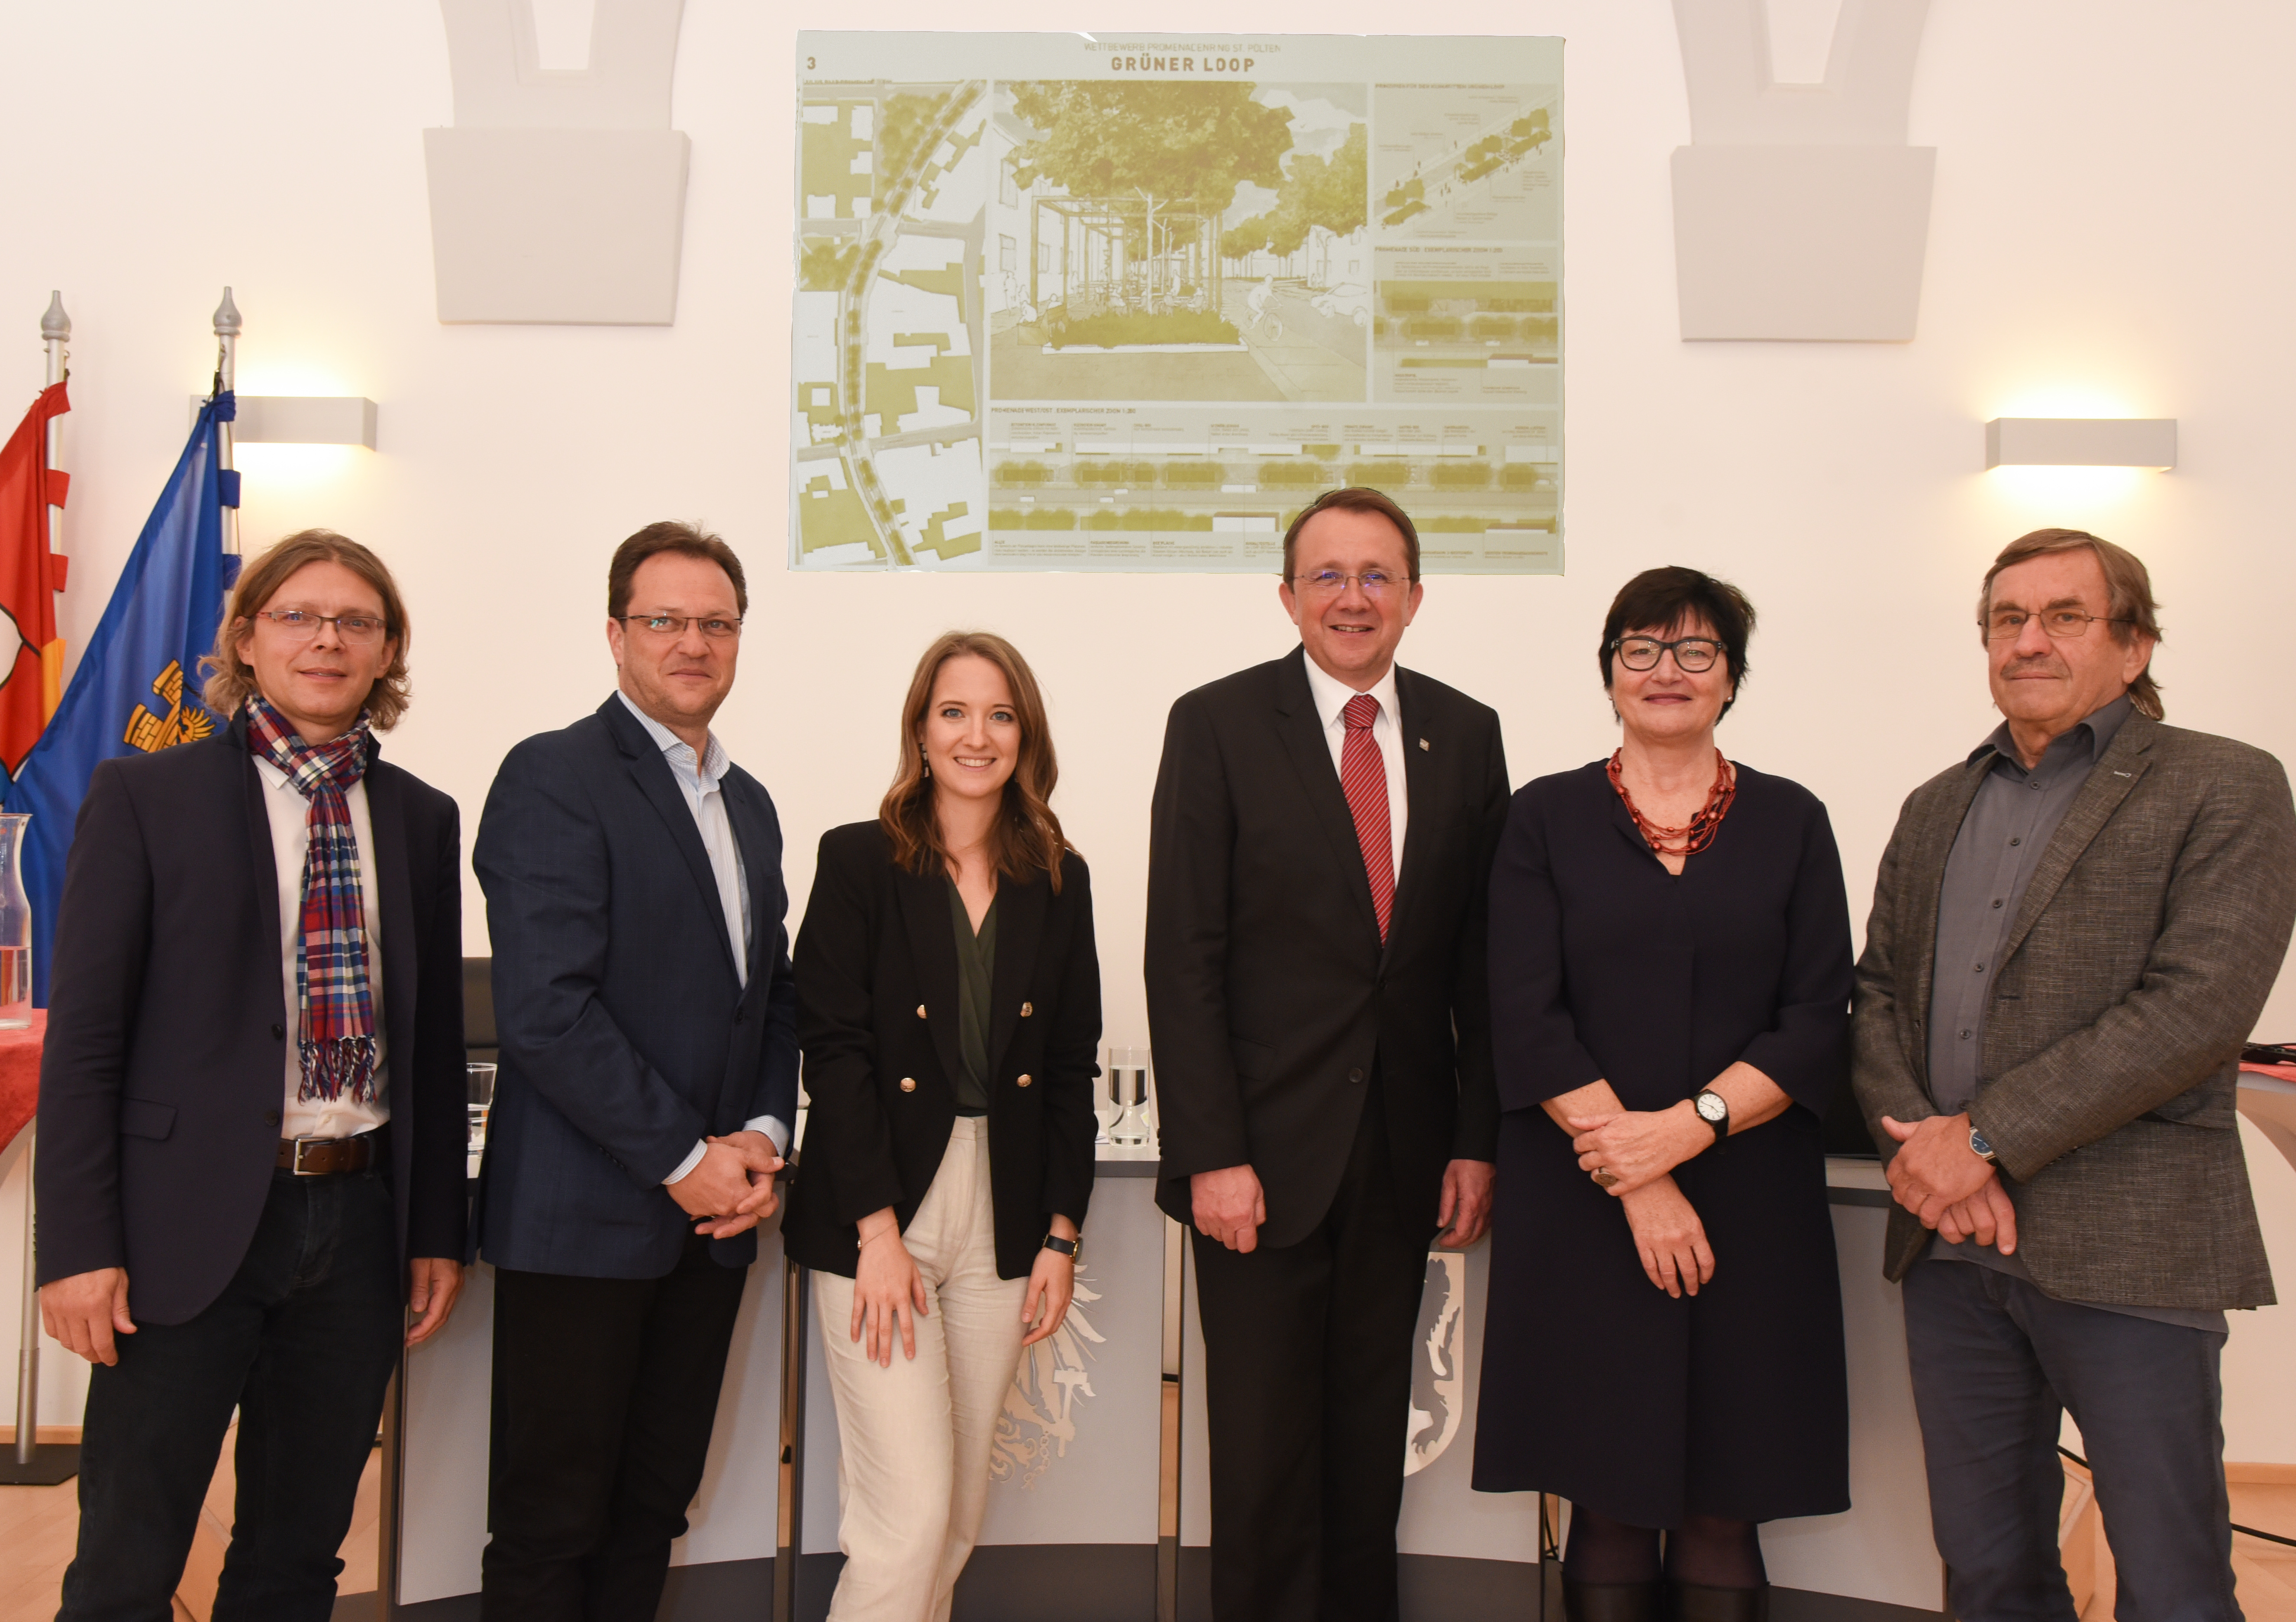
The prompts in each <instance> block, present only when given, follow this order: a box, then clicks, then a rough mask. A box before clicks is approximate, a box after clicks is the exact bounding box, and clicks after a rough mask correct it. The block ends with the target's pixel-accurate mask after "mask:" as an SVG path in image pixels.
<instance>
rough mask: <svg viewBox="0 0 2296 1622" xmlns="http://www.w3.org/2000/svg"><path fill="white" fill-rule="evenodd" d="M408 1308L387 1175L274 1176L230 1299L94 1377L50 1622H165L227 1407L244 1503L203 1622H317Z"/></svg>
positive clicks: (156, 1330) (123, 1344) (150, 1327)
mask: <svg viewBox="0 0 2296 1622" xmlns="http://www.w3.org/2000/svg"><path fill="white" fill-rule="evenodd" d="M404 1301H405V1291H404V1290H403V1289H402V1288H401V1283H400V1279H399V1268H398V1231H397V1222H396V1219H395V1217H394V1216H393V1214H392V1210H391V1198H390V1183H389V1172H388V1170H387V1169H385V1168H383V1167H377V1168H375V1169H373V1170H370V1171H365V1172H360V1173H355V1174H351V1175H348V1176H334V1177H297V1176H292V1175H291V1174H290V1173H286V1172H280V1173H277V1174H275V1176H274V1177H273V1180H272V1184H271V1192H270V1196H269V1198H268V1199H267V1200H266V1201H265V1204H264V1208H263V1216H262V1218H261V1220H260V1221H258V1223H257V1225H256V1228H255V1237H254V1239H253V1241H251V1242H250V1244H249V1246H248V1249H247V1258H246V1259H245V1260H244V1261H242V1263H241V1264H240V1267H239V1272H238V1273H237V1274H235V1275H234V1277H233V1279H232V1281H231V1282H230V1283H229V1284H228V1285H226V1286H225V1288H224V1291H223V1293H222V1294H221V1295H220V1296H218V1297H217V1298H216V1299H215V1300H214V1301H213V1302H211V1303H210V1304H209V1306H208V1307H207V1308H206V1310H204V1311H202V1312H201V1313H200V1314H199V1315H197V1316H196V1317H193V1318H192V1319H190V1320H189V1321H188V1322H185V1323H142V1324H139V1325H138V1326H137V1328H136V1331H135V1333H134V1334H132V1335H122V1336H120V1337H119V1362H118V1363H117V1364H113V1365H112V1366H111V1367H108V1368H107V1367H105V1366H103V1365H102V1364H98V1365H97V1366H96V1368H95V1370H94V1375H93V1378H92V1379H91V1380H90V1381H89V1384H88V1392H87V1413H86V1422H85V1426H84V1429H83V1430H82V1433H81V1443H80V1472H79V1547H78V1552H77V1553H76V1554H75V1555H74V1557H73V1560H72V1563H71V1567H70V1569H69V1570H67V1571H66V1572H65V1573H64V1582H63V1608H62V1610H60V1611H59V1612H58V1613H57V1616H58V1622H167V1619H168V1617H169V1616H170V1614H171V1613H170V1608H169V1597H170V1596H171V1595H172V1594H173V1593H175V1589H176V1584H177V1583H178V1582H180V1581H181V1580H182V1578H183V1572H184V1559H185V1557H186V1556H187V1555H188V1554H189V1553H190V1552H191V1546H192V1535H193V1530H194V1528H196V1526H197V1525H198V1521H199V1513H200V1503H201V1500H202V1499H203V1498H205V1497H206V1495H207V1490H208V1485H209V1482H210V1481H211V1480H213V1479H214V1477H215V1468H216V1459H217V1455H218V1454H220V1453H221V1452H222V1450H223V1438H224V1433H225V1430H226V1429H228V1428H229V1427H230V1424H231V1411H232V1408H233V1405H234V1404H235V1405H237V1406H238V1408H239V1448H238V1452H237V1454H236V1459H237V1465H238V1473H239V1501H238V1503H237V1505H236V1507H235V1510H234V1521H233V1526H232V1538H231V1549H230V1552H229V1553H228V1554H227V1555H226V1556H225V1560H224V1569H223V1579H222V1583H221V1585H220V1586H219V1587H218V1588H217V1591H216V1602H215V1613H214V1622H250V1619H252V1618H263V1622H325V1619H326V1618H327V1617H328V1615H329V1614H330V1612H331V1611H332V1610H333V1607H334V1602H335V1578H336V1577H337V1575H338V1574H339V1573H340V1571H341V1570H342V1561H340V1560H338V1559H337V1558H336V1557H335V1556H336V1551H337V1550H338V1549H339V1548H340V1547H341V1544H342V1541H343V1535H344V1533H345V1532H347V1531H348V1529H349V1528H350V1523H351V1507H352V1500H353V1499H354V1498H355V1497H356V1496H357V1492H358V1481H359V1474H360V1472H361V1471H362V1470H364V1469H365V1467H366V1461H367V1455H368V1454H369V1453H370V1452H371V1451H372V1450H373V1446H374V1433H375V1425H376V1423H377V1421H379V1420H380V1419H381V1415H382V1397H383V1391H384V1389H385V1388H386V1387H387V1386H389V1382H390V1376H391V1372H392V1371H393V1370H395V1369H396V1368H397V1367H398V1349H399V1343H400V1340H401V1339H402V1338H403V1336H404V1335H405V1332H406V1309H405V1307H404ZM128 1310H129V1312H130V1313H131V1314H132V1313H133V1312H134V1311H135V1280H134V1279H133V1278H132V1277H131V1278H130V1279H129V1281H128Z"/></svg>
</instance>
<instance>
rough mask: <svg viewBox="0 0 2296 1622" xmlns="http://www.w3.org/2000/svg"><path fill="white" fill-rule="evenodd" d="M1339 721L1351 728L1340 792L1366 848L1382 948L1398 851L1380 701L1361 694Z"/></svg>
mask: <svg viewBox="0 0 2296 1622" xmlns="http://www.w3.org/2000/svg"><path fill="white" fill-rule="evenodd" d="M1340 715H1341V719H1342V720H1344V721H1345V722H1346V723H1347V727H1348V735H1347V741H1346V742H1345V743H1343V744H1341V746H1340V787H1341V790H1342V791H1345V793H1346V794H1347V797H1348V809H1349V812H1351V813H1352V814H1353V815H1354V816H1355V819H1356V843H1357V844H1358V845H1361V846H1362V847H1363V859H1364V876H1365V878H1367V879H1369V880H1370V881H1371V904H1372V907H1373V909H1374V911H1376V912H1377V913H1379V938H1380V939H1381V940H1382V942H1383V941H1385V940H1386V939H1387V921H1388V917H1389V915H1390V913H1393V912H1394V911H1395V845H1394V841H1393V838H1392V836H1391V835H1390V832H1389V829H1388V821H1387V764H1386V762H1385V761H1383V760H1382V759H1381V758H1380V754H1379V745H1378V744H1376V743H1374V742H1373V741H1372V736H1371V724H1372V723H1373V722H1374V720H1376V719H1378V718H1379V700H1377V699H1375V698H1374V697H1372V696H1371V694H1369V693H1368V692H1358V693H1357V694H1356V696H1355V697H1353V698H1351V699H1349V700H1348V707H1347V708H1346V709H1343V710H1341V712H1340Z"/></svg>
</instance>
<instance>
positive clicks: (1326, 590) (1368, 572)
mask: <svg viewBox="0 0 2296 1622" xmlns="http://www.w3.org/2000/svg"><path fill="white" fill-rule="evenodd" d="M1350 580H1352V581H1354V582H1355V583H1356V584H1357V586H1362V587H1363V594H1364V595H1365V596H1366V597H1373V598H1377V597H1383V596H1385V595H1386V594H1388V593H1389V592H1390V591H1393V590H1394V589H1395V588H1396V587H1397V586H1401V585H1403V584H1405V582H1404V581H1402V580H1400V579H1398V578H1397V577H1396V576H1394V575H1391V574H1390V573H1388V572H1387V570H1385V569H1365V570H1364V572H1363V573H1361V574H1359V575H1343V574H1341V572H1340V571H1339V570H1338V569H1317V570H1316V572H1315V573H1314V574H1312V575H1293V576H1292V585H1293V586H1298V587H1304V588H1306V589H1307V590H1308V591H1311V592H1314V593H1315V594H1316V595H1317V596H1322V597H1336V596H1338V595H1339V594H1341V592H1343V591H1345V590H1347V589H1348V582H1349V581H1350Z"/></svg>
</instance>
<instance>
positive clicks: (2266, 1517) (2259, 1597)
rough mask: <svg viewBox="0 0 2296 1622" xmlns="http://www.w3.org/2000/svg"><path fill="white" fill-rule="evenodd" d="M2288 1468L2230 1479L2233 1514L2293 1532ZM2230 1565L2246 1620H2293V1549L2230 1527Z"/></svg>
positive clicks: (2295, 1512)
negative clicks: (2263, 1477) (2275, 1476)
mask: <svg viewBox="0 0 2296 1622" xmlns="http://www.w3.org/2000/svg"><path fill="white" fill-rule="evenodd" d="M2253 1468H2254V1467H2252V1466H2251V1469H2253ZM2288 1474H2289V1477H2290V1479H2288V1480H2285V1481H2235V1482H2233V1483H2232V1484H2231V1486H2232V1518H2233V1520H2235V1521H2236V1522H2238V1523H2239V1524H2240V1525H2242V1526H2244V1527H2254V1528H2257V1529H2258V1530H2259V1531H2261V1532H2277V1533H2279V1534H2280V1535H2281V1536H2283V1537H2296V1470H2292V1471H2289V1472H2288ZM2232 1569H2233V1575H2234V1576H2235V1577H2237V1578H2238V1579H2239V1581H2240V1608H2241V1609H2242V1610H2244V1611H2246V1612H2247V1613H2248V1617H2249V1622H2296V1549H2291V1548H2288V1547H2285V1546H2284V1545H2283V1544H2271V1543H2267V1542H2265V1541H2264V1540H2263V1539H2262V1538H2260V1537H2243V1536H2240V1534H2238V1533H2237V1532H2235V1534H2233V1540H2232ZM2096 1614H2097V1615H2098V1616H2099V1617H2103V1616H2105V1615H2106V1614H2108V1613H2106V1612H2105V1611H2103V1610H2099V1611H2098V1612H2097V1613H2096Z"/></svg>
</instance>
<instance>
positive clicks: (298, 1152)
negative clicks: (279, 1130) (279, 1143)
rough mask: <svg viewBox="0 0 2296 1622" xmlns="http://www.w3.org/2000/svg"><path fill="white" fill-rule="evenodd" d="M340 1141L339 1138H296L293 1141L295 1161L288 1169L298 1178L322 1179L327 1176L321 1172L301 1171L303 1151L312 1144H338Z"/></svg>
mask: <svg viewBox="0 0 2296 1622" xmlns="http://www.w3.org/2000/svg"><path fill="white" fill-rule="evenodd" d="M341 1141H342V1140H341V1139H340V1138H297V1139H296V1140H295V1161H294V1164H293V1165H292V1166H291V1167H288V1169H289V1170H290V1171H291V1172H292V1173H293V1174H294V1175H295V1176H299V1177H324V1176H327V1175H328V1174H326V1173H325V1172H323V1171H305V1170H304V1169H303V1151H304V1150H305V1149H306V1148H307V1147H308V1146H309V1145H311V1144H313V1143H340V1142H341Z"/></svg>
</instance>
